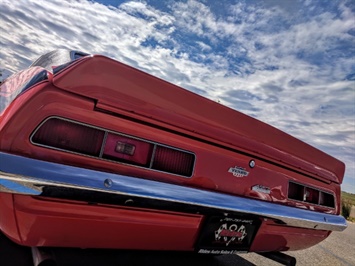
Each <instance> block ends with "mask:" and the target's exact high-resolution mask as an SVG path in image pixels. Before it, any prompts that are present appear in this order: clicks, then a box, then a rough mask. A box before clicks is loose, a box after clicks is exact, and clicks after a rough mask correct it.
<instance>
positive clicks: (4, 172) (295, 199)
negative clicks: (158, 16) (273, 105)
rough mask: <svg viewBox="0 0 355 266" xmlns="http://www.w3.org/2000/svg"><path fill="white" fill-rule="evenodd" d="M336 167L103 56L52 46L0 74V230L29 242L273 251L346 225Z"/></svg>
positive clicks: (286, 138)
mask: <svg viewBox="0 0 355 266" xmlns="http://www.w3.org/2000/svg"><path fill="white" fill-rule="evenodd" d="M285 115H286V114H285ZM344 170H345V166H344V164H343V163H342V162H341V161H339V160H337V159H335V158H333V157H331V156H329V155H327V154H325V153H323V152H321V151H319V150H317V149H315V148H313V147H311V146H309V145H307V144H306V143H304V142H302V141H300V140H298V139H296V138H294V137H292V136H290V135H288V134H286V133H284V132H282V131H280V130H278V129H276V128H274V127H272V126H270V125H267V124H265V123H263V122H260V121H258V120H256V119H254V118H251V117H248V116H246V115H244V114H242V113H239V112H237V111H235V110H232V109H230V108H227V107H225V106H223V105H221V104H219V103H215V102H213V101H210V100H208V99H206V98H203V97H201V96H198V95H196V94H194V93H192V92H190V91H187V90H185V89H182V88H180V87H178V86H175V85H173V84H170V83H168V82H166V81H163V80H161V79H158V78H156V77H154V76H151V75H149V74H147V73H144V72H141V71H139V70H137V69H134V68H132V67H129V66H127V65H124V64H122V63H120V62H117V61H115V60H113V59H110V58H108V57H105V56H101V55H88V54H84V53H81V52H76V51H71V52H68V51H62V50H59V51H54V52H51V53H49V54H46V55H44V56H42V57H40V58H39V59H38V60H37V61H36V62H34V63H33V64H32V65H31V67H29V68H28V69H26V70H23V71H21V72H19V73H17V74H14V75H12V76H11V77H9V78H7V79H6V80H5V81H4V82H3V83H2V84H1V87H0V229H1V231H2V232H3V234H5V235H6V236H7V237H8V238H9V239H11V240H12V241H14V242H15V243H18V244H20V245H24V246H29V247H33V248H34V249H35V250H36V249H40V248H41V247H80V248H105V249H106V248H110V249H135V250H175V251H195V252H197V253H202V254H213V255H214V254H234V253H236V252H258V253H263V254H264V255H268V254H273V255H274V256H275V257H274V259H276V260H280V259H282V258H283V256H282V255H283V254H282V253H275V252H279V251H287V250H299V249H305V248H308V247H311V246H313V245H316V244H317V243H319V242H321V241H323V240H324V239H326V238H327V237H328V236H329V234H330V233H331V232H332V231H342V230H344V229H345V228H346V221H345V219H344V218H343V217H342V216H340V215H339V213H340V191H341V190H340V185H341V183H342V180H343V175H344ZM269 252H274V253H269Z"/></svg>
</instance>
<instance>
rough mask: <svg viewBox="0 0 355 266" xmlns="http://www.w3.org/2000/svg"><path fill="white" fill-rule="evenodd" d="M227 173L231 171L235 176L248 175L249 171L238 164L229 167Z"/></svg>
mask: <svg viewBox="0 0 355 266" xmlns="http://www.w3.org/2000/svg"><path fill="white" fill-rule="evenodd" d="M228 173H232V174H233V175H234V176H236V177H243V176H248V175H249V172H248V171H246V169H245V168H243V167H238V166H235V167H231V168H229V170H228Z"/></svg>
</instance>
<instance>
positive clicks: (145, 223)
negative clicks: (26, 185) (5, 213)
mask: <svg viewBox="0 0 355 266" xmlns="http://www.w3.org/2000/svg"><path fill="white" fill-rule="evenodd" d="M14 209H15V215H16V218H17V221H18V227H19V232H20V239H19V241H20V242H21V244H23V245H27V246H55V247H80V248H117V249H146V250H193V249H194V246H193V245H194V243H195V240H196V238H197V236H198V233H199V226H200V223H201V220H202V218H203V217H202V216H201V215H192V214H179V213H173V212H164V211H152V210H144V209H138V208H129V207H117V206H116V207H115V206H108V205H106V206H105V205H101V206H100V205H89V204H87V203H80V202H70V201H59V200H57V201H56V200H53V199H40V198H33V197H30V196H21V195H16V196H15V197H14Z"/></svg>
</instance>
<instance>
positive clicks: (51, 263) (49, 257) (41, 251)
mask: <svg viewBox="0 0 355 266" xmlns="http://www.w3.org/2000/svg"><path fill="white" fill-rule="evenodd" d="M31 251H32V259H33V265H34V266H57V263H56V261H55V259H54V256H53V254H52V252H51V251H50V250H49V249H46V248H38V247H32V248H31Z"/></svg>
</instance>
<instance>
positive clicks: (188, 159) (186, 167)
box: [152, 146, 194, 176]
mask: <svg viewBox="0 0 355 266" xmlns="http://www.w3.org/2000/svg"><path fill="white" fill-rule="evenodd" d="M193 163H194V155H193V154H191V153H186V152H183V151H179V150H172V149H170V148H167V147H162V146H157V147H156V149H155V152H154V160H153V164H152V168H153V169H156V170H160V171H163V172H169V173H174V174H180V175H185V176H191V174H192V168H193Z"/></svg>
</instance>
